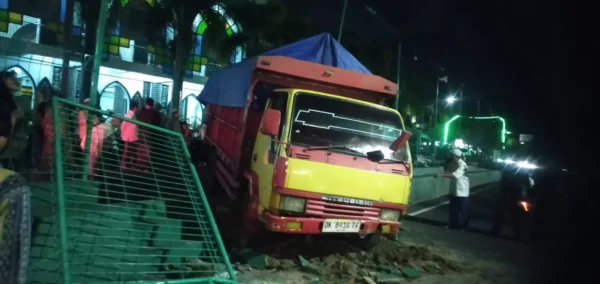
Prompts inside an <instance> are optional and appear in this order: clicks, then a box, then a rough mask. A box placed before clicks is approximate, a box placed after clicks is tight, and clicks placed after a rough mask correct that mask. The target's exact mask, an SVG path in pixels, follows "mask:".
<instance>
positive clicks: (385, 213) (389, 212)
mask: <svg viewBox="0 0 600 284" xmlns="http://www.w3.org/2000/svg"><path fill="white" fill-rule="evenodd" d="M400 214H401V212H400V210H394V209H381V211H380V212H379V219H381V220H385V221H392V222H398V220H400Z"/></svg>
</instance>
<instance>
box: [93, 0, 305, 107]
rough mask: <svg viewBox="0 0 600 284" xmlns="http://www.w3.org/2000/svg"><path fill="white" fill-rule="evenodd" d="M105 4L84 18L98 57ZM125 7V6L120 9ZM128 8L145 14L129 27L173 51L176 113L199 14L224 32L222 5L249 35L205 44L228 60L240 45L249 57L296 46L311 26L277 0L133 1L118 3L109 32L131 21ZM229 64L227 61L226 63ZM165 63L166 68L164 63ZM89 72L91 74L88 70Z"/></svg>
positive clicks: (219, 36) (208, 37) (218, 36)
mask: <svg viewBox="0 0 600 284" xmlns="http://www.w3.org/2000/svg"><path fill="white" fill-rule="evenodd" d="M100 1H101V0H89V1H85V3H86V4H85V5H84V6H83V18H84V21H85V22H86V36H85V41H84V53H85V54H93V53H94V47H95V43H94V40H95V38H96V31H97V27H96V24H97V21H98V14H99V13H98V12H99V7H100ZM120 3H121V4H120ZM123 3H126V5H136V9H138V10H144V14H145V17H144V18H145V19H144V20H142V21H128V25H136V27H134V29H135V30H139V31H140V32H141V33H143V34H144V36H145V39H146V40H147V41H148V42H149V43H153V44H156V45H157V47H161V48H164V49H165V50H167V51H168V53H169V54H168V55H170V57H169V58H168V60H169V61H171V62H172V65H173V95H172V98H171V105H170V108H171V109H178V108H179V102H180V95H181V90H182V86H183V79H184V72H185V69H186V68H185V65H186V62H188V58H189V56H190V55H191V54H192V51H193V50H194V48H195V47H196V45H198V44H200V43H198V42H197V40H196V31H194V30H193V29H192V27H193V25H194V21H195V20H196V18H197V16H198V15H200V16H201V17H202V19H203V20H204V21H206V24H207V25H208V26H209V27H211V26H213V25H214V26H216V27H224V26H225V25H226V20H225V19H223V17H222V16H221V14H220V13H219V12H218V11H216V10H215V8H214V7H215V6H216V5H218V4H221V3H222V4H224V5H225V6H226V7H227V9H228V11H229V12H231V13H232V14H233V15H234V17H235V18H236V20H237V21H238V22H240V23H241V26H242V27H244V32H241V31H240V32H238V33H237V34H234V35H230V36H228V35H227V34H226V33H225V32H218V31H217V32H210V33H208V32H207V33H206V34H205V36H204V41H207V42H210V43H211V46H213V48H212V50H213V51H215V52H216V53H218V54H217V56H216V57H219V58H221V59H223V58H227V59H229V57H230V55H231V54H232V52H233V51H234V50H235V48H236V47H238V46H240V45H246V46H247V47H248V53H249V54H250V55H256V54H259V53H261V52H262V51H264V50H267V49H272V48H274V47H277V46H280V45H283V44H286V43H289V42H292V41H295V40H297V39H298V38H301V37H304V36H307V35H308V33H307V29H306V27H307V25H306V24H305V23H303V22H302V21H294V20H290V19H289V18H288V17H287V11H286V9H285V6H284V5H283V4H282V2H281V1H280V0H276V1H274V0H272V1H270V2H269V3H268V4H266V5H258V4H255V3H253V2H250V1H240V0H237V1H235V0H224V1H212V0H201V1H190V0H155V1H148V0H129V1H119V2H113V4H112V6H111V7H110V10H109V18H108V21H107V29H108V30H110V29H109V28H112V27H114V26H116V25H117V22H119V21H123V20H126V19H124V17H126V16H127V13H125V12H124V9H123V8H124V6H123ZM227 61H228V60H227ZM161 64H162V63H161ZM86 69H87V70H86ZM83 78H84V79H83V80H84V81H83V86H82V93H83V94H89V88H90V83H91V70H89V68H84V73H83Z"/></svg>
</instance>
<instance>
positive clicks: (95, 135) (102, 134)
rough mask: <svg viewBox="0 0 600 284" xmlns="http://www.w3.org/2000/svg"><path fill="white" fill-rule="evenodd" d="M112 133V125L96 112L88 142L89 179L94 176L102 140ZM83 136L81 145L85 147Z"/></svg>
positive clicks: (101, 148)
mask: <svg viewBox="0 0 600 284" xmlns="http://www.w3.org/2000/svg"><path fill="white" fill-rule="evenodd" d="M112 134H113V130H112V126H111V125H110V124H108V123H106V122H105V120H104V117H102V115H101V114H96V118H95V119H94V127H93V128H92V141H91V143H90V164H89V168H88V173H89V176H90V178H91V179H93V177H94V170H95V169H96V162H97V161H98V158H99V157H100V155H101V154H102V150H103V149H104V141H105V140H106V138H108V137H109V136H110V135H112ZM85 140H86V139H85V138H84V139H83V140H81V147H82V148H83V147H85Z"/></svg>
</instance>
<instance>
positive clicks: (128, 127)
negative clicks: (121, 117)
mask: <svg viewBox="0 0 600 284" xmlns="http://www.w3.org/2000/svg"><path fill="white" fill-rule="evenodd" d="M137 111H138V105H137V103H136V102H131V103H130V104H129V111H128V112H127V113H126V114H125V118H129V119H132V120H134V119H136V116H135V113H136V112H137ZM121 139H122V140H123V143H124V146H123V147H124V148H123V156H122V157H121V167H122V168H131V167H133V166H135V165H137V164H138V163H137V158H136V155H137V143H138V129H137V125H136V124H135V123H131V122H129V121H123V123H121Z"/></svg>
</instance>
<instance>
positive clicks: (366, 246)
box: [354, 232, 382, 251]
mask: <svg viewBox="0 0 600 284" xmlns="http://www.w3.org/2000/svg"><path fill="white" fill-rule="evenodd" d="M381 238H382V237H381V233H379V232H376V233H373V234H368V235H366V236H365V237H364V238H361V237H357V238H356V239H355V242H354V243H355V245H356V246H357V247H358V248H360V249H363V250H366V251H370V250H372V249H374V248H375V247H376V246H377V245H379V242H381Z"/></svg>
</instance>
